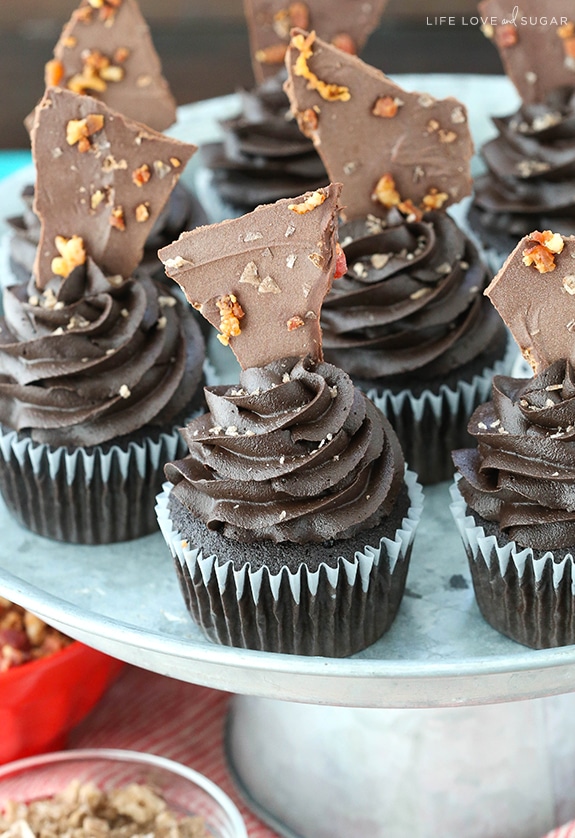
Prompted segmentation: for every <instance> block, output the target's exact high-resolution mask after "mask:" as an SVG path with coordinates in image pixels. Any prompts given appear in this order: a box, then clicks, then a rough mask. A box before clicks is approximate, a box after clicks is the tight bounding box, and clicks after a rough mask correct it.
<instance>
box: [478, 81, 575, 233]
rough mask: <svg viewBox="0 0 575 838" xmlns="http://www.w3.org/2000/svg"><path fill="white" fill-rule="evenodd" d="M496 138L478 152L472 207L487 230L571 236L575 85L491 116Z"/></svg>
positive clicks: (574, 229) (574, 196)
mask: <svg viewBox="0 0 575 838" xmlns="http://www.w3.org/2000/svg"><path fill="white" fill-rule="evenodd" d="M493 122H494V123H495V126H496V127H497V129H498V132H499V134H498V136H497V137H496V138H495V139H493V140H491V141H490V142H488V143H486V144H485V145H484V146H483V148H482V149H481V155H482V157H483V160H484V161H485V164H486V166H487V172H486V173H485V174H483V175H481V176H480V177H478V178H477V179H476V181H475V197H474V206H475V207H476V208H477V209H478V210H479V211H480V213H481V214H480V218H479V222H480V224H481V226H482V227H483V228H484V229H485V230H493V231H494V232H495V233H500V232H501V230H502V229H505V230H507V232H508V233H509V234H510V236H512V238H513V239H515V240H517V239H520V238H521V237H522V236H525V235H527V234H529V233H531V232H532V231H533V230H535V229H539V230H545V229H552V230H553V231H554V232H557V233H562V234H563V235H566V236H569V235H573V234H575V87H564V88H561V89H559V90H555V91H554V92H553V93H552V94H550V95H549V96H548V97H547V99H546V101H545V102H544V103H542V104H530V105H527V104H524V105H522V107H521V108H520V109H519V110H518V111H517V112H516V113H514V114H512V115H511V116H507V117H502V118H495V119H493Z"/></svg>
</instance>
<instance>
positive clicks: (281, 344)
mask: <svg viewBox="0 0 575 838" xmlns="http://www.w3.org/2000/svg"><path fill="white" fill-rule="evenodd" d="M340 191H341V185H340V184H330V185H329V186H328V187H322V188H321V189H318V190H317V191H315V192H307V193H306V194H305V195H302V196H300V197H298V198H293V199H282V200H281V201H278V202H277V203H275V204H268V205H263V206H260V207H257V208H256V209H255V210H254V211H253V212H250V213H248V214H247V215H244V216H242V217H241V218H233V219H230V220H227V221H223V222H221V223H220V224H214V225H211V226H209V227H199V228H197V229H196V230H192V231H191V232H189V233H182V235H181V236H180V238H179V240H178V241H176V242H174V243H173V244H170V245H168V246H167V247H164V248H162V250H160V251H159V253H158V255H159V257H160V259H161V260H162V262H163V263H164V267H165V269H166V273H167V275H168V276H170V277H171V278H172V279H174V280H175V281H176V282H177V283H178V285H180V286H181V288H182V289H183V291H184V293H185V295H186V297H187V299H188V301H189V302H190V303H191V304H192V305H193V307H194V308H196V309H198V310H199V311H200V312H201V313H202V314H203V316H204V317H205V318H206V319H207V320H208V321H209V322H210V323H211V324H212V326H215V327H216V328H217V329H218V330H219V332H220V334H219V338H220V340H221V342H222V343H224V344H226V345H227V344H228V343H229V345H230V347H231V348H232V349H233V351H234V354H235V356H236V358H237V359H238V361H239V363H240V365H241V366H242V367H243V368H244V369H247V368H248V367H259V366H265V364H269V363H271V362H272V361H275V360H278V359H280V358H292V357H301V358H303V357H305V356H306V355H309V356H310V357H311V358H313V359H314V360H321V358H322V348H321V330H320V325H319V319H320V310H321V306H322V303H323V300H324V297H325V296H326V294H327V292H328V291H329V289H330V287H331V283H332V280H333V275H334V272H335V268H336V261H337V259H336V246H337V213H338V209H339V207H338V198H339V194H340Z"/></svg>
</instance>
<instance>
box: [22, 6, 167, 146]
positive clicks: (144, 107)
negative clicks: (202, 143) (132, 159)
mask: <svg viewBox="0 0 575 838" xmlns="http://www.w3.org/2000/svg"><path fill="white" fill-rule="evenodd" d="M56 86H57V87H65V88H66V89H67V90H72V91H73V92H74V93H86V94H88V95H89V96H93V97H94V98H96V99H100V100H101V101H102V102H104V103H105V104H106V105H108V107H109V108H111V109H112V110H114V111H118V113H121V114H124V115H125V116H127V117H128V118H129V119H134V120H136V121H137V122H143V123H144V124H145V125H149V126H150V128H153V129H154V130H156V131H163V130H164V129H166V128H168V127H169V126H170V125H172V124H173V123H174V122H175V121H176V101H175V99H174V97H173V96H172V93H171V91H170V88H169V86H168V83H167V81H166V79H165V78H164V76H163V75H162V68H161V65H160V59H159V57H158V54H157V52H156V50H155V48H154V45H153V43H152V38H151V35H150V30H149V28H148V25H147V23H146V21H145V20H144V18H143V17H142V13H141V12H140V9H139V6H138V3H137V0H82V3H81V4H80V6H79V7H78V8H77V9H76V11H75V12H73V14H72V17H71V18H70V20H69V21H68V23H67V24H66V25H65V26H64V28H63V30H62V34H61V35H60V38H59V40H58V43H57V44H56V46H55V48H54V58H53V59H52V60H51V61H49V62H48V64H47V65H46V87H56ZM27 124H28V127H31V123H30V122H28V123H27Z"/></svg>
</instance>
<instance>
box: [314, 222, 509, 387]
mask: <svg viewBox="0 0 575 838" xmlns="http://www.w3.org/2000/svg"><path fill="white" fill-rule="evenodd" d="M340 242H341V244H342V246H343V249H344V252H345V255H346V260H347V266H348V269H347V273H346V274H345V276H344V277H342V278H341V279H337V280H335V281H334V283H333V286H332V290H331V292H330V293H329V295H328V296H327V298H326V300H325V302H324V306H323V309H322V314H321V323H322V329H323V347H324V355H325V357H326V360H328V361H330V362H331V363H333V364H337V365H338V366H341V367H342V368H343V369H345V370H346V371H347V372H348V373H349V374H350V375H351V376H353V377H354V379H356V380H357V379H361V380H366V381H368V382H369V381H371V382H372V383H374V384H375V383H377V382H378V381H379V380H381V381H385V383H386V384H393V382H394V381H395V382H399V383H400V384H401V385H405V386H408V385H409V383H410V379H412V378H413V379H417V380H421V379H425V380H427V379H430V378H433V377H436V376H444V375H446V374H447V373H449V372H450V371H451V370H453V369H457V368H459V367H461V366H463V365H464V364H466V363H467V362H468V361H470V360H472V359H474V358H476V357H477V356H478V355H480V354H481V353H482V352H484V351H485V350H486V349H487V348H488V347H489V346H490V345H491V344H492V342H493V339H494V337H495V336H498V335H499V334H500V332H501V330H502V328H503V327H502V324H501V323H500V322H499V320H498V318H497V316H496V314H495V313H494V312H493V309H492V308H491V306H490V305H489V302H488V300H487V299H486V298H484V297H483V296H482V292H483V290H484V288H485V286H486V285H487V282H488V279H489V277H488V275H487V270H486V268H485V266H484V265H483V262H482V261H481V259H480V257H479V255H478V252H477V249H476V248H475V246H474V245H473V244H472V242H471V241H470V240H469V239H468V238H467V237H466V236H465V235H464V233H463V232H462V231H461V229H460V228H459V227H458V226H457V225H456V224H455V222H454V221H453V220H452V219H451V217H450V216H448V215H447V214H445V213H442V212H430V213H426V214H425V215H424V216H423V218H422V219H421V221H417V220H409V219H408V218H406V217H405V216H404V215H402V214H401V213H400V212H399V211H398V210H396V209H392V210H390V211H389V213H388V215H387V217H386V218H385V219H381V218H376V217H374V216H368V217H367V218H363V219H356V220H355V221H350V222H347V223H345V224H343V225H342V226H341V228H340Z"/></svg>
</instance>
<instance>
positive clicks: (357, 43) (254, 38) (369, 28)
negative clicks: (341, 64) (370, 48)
mask: <svg viewBox="0 0 575 838" xmlns="http://www.w3.org/2000/svg"><path fill="white" fill-rule="evenodd" d="M386 5H387V0H367V2H363V0H362V2H358V0H337V2H334V1H333V0H309V2H307V3H303V2H290V0H244V11H245V15H246V19H247V22H248V31H249V37H250V50H251V56H252V66H253V70H254V76H255V79H256V81H257V82H258V83H261V82H262V81H263V80H264V79H266V78H269V77H270V76H273V75H275V74H276V73H277V72H278V70H279V69H281V68H283V65H284V59H285V54H286V50H287V46H288V44H289V39H290V31H291V29H292V28H294V27H296V28H298V29H307V30H310V31H311V30H314V31H315V32H317V33H318V35H320V36H321V37H322V38H323V39H324V40H325V41H327V42H328V43H335V44H336V45H337V46H338V47H339V48H340V49H344V50H345V51H346V52H351V53H353V54H359V53H360V52H361V50H362V48H363V46H364V44H365V42H366V41H367V39H368V37H369V36H370V34H371V33H372V32H373V30H374V29H376V28H377V26H378V24H379V20H380V18H381V15H382V14H383V10H384V9H385V7H386Z"/></svg>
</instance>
